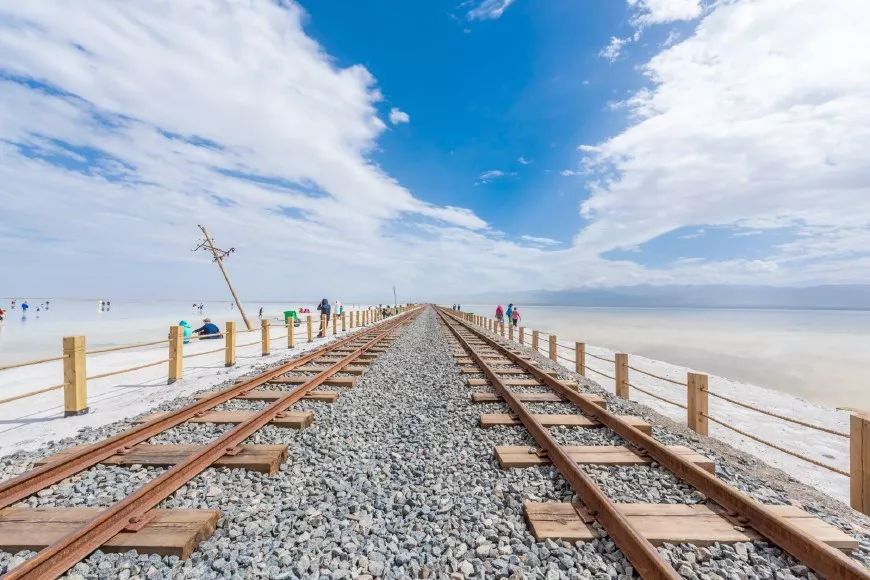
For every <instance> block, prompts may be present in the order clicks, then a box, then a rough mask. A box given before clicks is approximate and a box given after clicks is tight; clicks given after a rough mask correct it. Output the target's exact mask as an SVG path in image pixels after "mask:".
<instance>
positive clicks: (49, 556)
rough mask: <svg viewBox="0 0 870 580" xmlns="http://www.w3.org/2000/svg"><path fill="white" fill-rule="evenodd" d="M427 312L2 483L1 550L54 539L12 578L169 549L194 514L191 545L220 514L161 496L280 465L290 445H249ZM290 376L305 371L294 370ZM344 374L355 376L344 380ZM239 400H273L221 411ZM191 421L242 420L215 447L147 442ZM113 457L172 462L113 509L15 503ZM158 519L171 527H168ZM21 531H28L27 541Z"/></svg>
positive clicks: (307, 418) (326, 397) (303, 418)
mask: <svg viewBox="0 0 870 580" xmlns="http://www.w3.org/2000/svg"><path fill="white" fill-rule="evenodd" d="M418 314H419V308H418V309H413V310H410V311H408V312H406V313H404V314H402V315H398V316H396V317H394V318H393V319H390V320H388V321H386V322H384V323H382V324H379V325H376V326H373V327H371V328H369V329H367V330H364V331H361V332H358V333H356V334H353V335H350V336H348V337H346V338H344V339H341V340H338V341H335V342H332V343H330V344H327V345H325V346H323V347H321V348H318V349H316V350H314V351H312V352H310V353H307V354H305V355H303V356H300V357H298V358H296V359H294V360H292V361H289V362H287V363H284V364H281V365H279V366H278V367H276V368H274V369H270V370H268V371H266V372H263V373H261V374H259V375H257V376H255V377H252V378H247V379H244V380H241V381H240V382H238V383H236V384H234V385H232V386H231V387H229V388H226V389H223V390H221V391H216V392H212V393H207V394H205V395H204V396H202V397H201V398H200V399H199V400H197V401H196V402H195V403H192V404H190V405H187V406H185V407H183V408H181V409H178V410H177V411H172V412H168V413H161V414H157V415H156V416H152V417H146V419H145V422H144V423H142V424H141V425H139V426H137V427H134V428H132V429H129V430H127V431H124V432H122V433H120V434H118V435H116V436H114V437H111V438H108V439H105V440H103V441H99V442H97V443H93V444H90V445H85V446H80V447H77V448H73V449H71V450H68V451H66V452H64V453H61V454H59V455H57V456H55V457H50V458H47V459H46V460H45V462H44V463H43V464H42V465H41V466H39V467H36V468H34V469H32V470H30V471H28V472H25V473H23V474H21V475H19V476H17V477H15V478H13V479H10V480H8V481H5V482H2V483H0V510H2V511H0V543H3V539H4V538H5V539H6V542H5V544H4V545H2V546H0V548H2V549H4V550H7V551H10V550H11V551H15V550H16V549H27V548H28V547H31V546H32V544H28V543H27V542H34V541H35V542H36V543H37V544H38V543H43V544H45V546H44V547H41V546H40V547H41V549H40V550H39V552H38V553H37V555H36V556H34V557H33V558H31V559H30V560H28V561H27V562H25V563H24V564H22V565H21V566H19V567H17V568H15V569H14V570H12V571H11V572H9V573H8V574H7V575H6V576H4V578H8V579H40V580H41V579H45V578H56V577H58V576H59V575H61V574H63V573H64V572H66V571H67V570H69V569H70V568H71V567H72V566H74V565H75V564H76V563H77V562H79V561H80V560H81V559H83V558H85V557H86V556H87V555H88V554H90V553H91V552H93V551H94V550H96V549H98V548H101V547H105V546H107V545H110V544H111V543H112V542H114V546H113V547H115V548H118V549H121V550H129V549H134V548H135V549H139V550H140V551H143V550H144V551H146V552H147V551H148V546H149V545H153V547H155V548H157V551H158V552H160V551H163V552H164V553H165V550H166V546H164V545H161V544H160V541H159V535H160V533H161V531H160V530H161V529H164V530H173V529H174V530H176V531H177V530H178V529H179V528H183V527H184V526H182V525H181V524H182V523H189V522H188V521H187V520H184V518H185V517H190V516H194V520H196V521H197V522H199V527H196V526H194V529H193V530H187V532H184V531H182V534H183V535H184V534H186V535H185V537H184V538H182V543H184V548H185V549H186V550H188V551H189V550H190V549H192V548H191V546H192V545H194V546H195V544H196V543H197V542H198V541H199V540H200V539H202V537H203V536H204V535H205V534H207V533H210V531H211V530H213V529H214V525H215V523H216V520H217V514H215V513H208V514H191V513H189V512H204V511H208V510H159V509H157V506H158V505H159V504H160V502H161V501H163V500H164V499H166V498H168V497H169V496H171V495H172V494H173V493H174V492H175V491H177V490H178V489H179V488H181V487H182V486H184V485H185V484H186V483H187V482H189V481H191V480H192V479H193V478H195V477H197V476H198V475H199V474H200V473H202V472H203V471H204V470H205V469H207V468H209V467H212V466H219V465H223V466H227V467H239V468H249V469H251V468H253V469H260V470H263V471H271V472H274V470H275V469H277V464H278V463H279V462H280V461H281V460H283V458H284V457H286V446H273V445H244V444H243V443H244V441H245V440H246V439H248V438H249V437H250V436H251V435H253V434H254V433H256V432H257V431H258V430H259V429H261V428H262V427H264V426H265V425H268V424H273V425H278V426H285V427H296V428H301V427H304V426H306V425H308V424H310V423H311V421H313V414H312V413H310V412H309V413H292V412H290V409H291V407H292V406H293V405H294V404H295V403H297V402H298V401H300V400H302V399H303V398H308V399H312V400H321V401H330V400H334V399H335V397H336V396H337V395H336V394H335V393H328V392H327V393H323V392H316V391H315V389H317V388H318V387H320V386H321V385H330V384H332V385H336V386H350V385H352V383H353V381H354V380H355V379H354V376H355V375H359V374H361V373H362V372H364V369H365V366H367V365H369V364H371V363H372V362H373V361H374V360H375V359H376V358H377V356H378V355H379V354H380V353H381V352H383V351H384V350H385V349H386V348H388V346H389V344H390V343H391V342H392V341H393V340H394V338H395V336H396V335H397V333H398V332H400V330H401V328H402V327H403V326H404V325H406V324H408V323H410V322H411V321H412V320H413V319H414V318H415V317H416V316H417V315H418ZM290 373H292V374H293V375H296V376H289V374H290ZM339 374H350V375H351V376H350V377H339V376H337V375H339ZM261 387H262V388H261ZM288 389H289V390H288ZM234 399H239V400H258V401H264V402H265V403H266V405H265V407H264V408H262V409H260V410H257V411H219V410H215V409H216V408H217V407H219V406H220V405H223V404H225V403H227V402H229V401H232V400H234ZM187 422H192V423H195V422H201V423H232V424H235V426H234V427H233V428H231V429H230V430H229V431H227V432H225V433H223V434H222V435H220V436H219V437H217V438H216V439H214V440H213V441H211V442H210V443H208V444H206V445H187V446H173V445H166V446H160V445H149V444H148V443H147V441H148V440H149V439H151V438H152V437H155V436H157V435H159V434H161V433H164V432H165V431H167V430H169V429H172V428H173V427H177V426H179V425H182V424H184V423H187ZM281 447H283V450H282V449H281ZM265 448H268V449H265ZM103 462H106V463H113V464H116V465H131V464H143V463H144V464H148V465H164V466H171V467H170V468H169V469H167V470H166V471H165V472H164V473H163V474H162V475H160V476H158V477H157V478H155V479H153V480H151V481H149V482H147V483H146V484H145V485H143V486H142V487H140V488H139V489H137V490H136V491H135V492H134V493H132V494H131V495H129V496H128V497H126V498H125V499H123V500H122V501H120V502H118V503H116V504H115V505H113V506H111V507H109V508H107V509H103V510H99V509H91V510H90V511H88V510H71V509H69V508H55V509H52V508H49V509H48V510H43V509H29V508H21V507H13V506H14V504H16V503H18V502H20V501H21V500H23V499H25V498H27V497H29V496H31V495H33V494H36V493H38V492H39V491H41V490H44V489H47V488H49V487H50V486H52V485H54V484H56V483H59V482H61V481H63V480H65V479H66V478H69V477H71V476H73V475H75V474H77V473H80V472H82V471H84V470H87V469H88V468H90V467H93V466H95V465H97V464H98V463H103ZM264 464H265V466H266V467H265V468H264V467H263V465H264ZM71 512H75V513H74V514H73V513H71ZM172 512H185V513H177V514H176V513H172ZM82 513H84V514H85V515H84V516H82ZM203 516H205V517H203ZM197 518H199V519H197ZM158 524H163V528H161V527H160V525H158ZM4 528H6V529H5V530H4ZM149 528H152V529H151V533H150V534H148V533H143V534H142V535H143V536H147V540H143V542H144V545H140V544H137V543H136V542H137V540H136V538H135V537H136V536H137V534H140V533H142V532H148V530H149ZM167 533H169V532H167ZM40 535H42V537H41V538H40ZM16 536H25V538H23V539H21V540H18V539H16ZM155 536H156V537H155ZM34 538H35V539H34ZM45 538H49V539H48V540H45ZM119 538H120V539H119ZM16 542H20V543H16Z"/></svg>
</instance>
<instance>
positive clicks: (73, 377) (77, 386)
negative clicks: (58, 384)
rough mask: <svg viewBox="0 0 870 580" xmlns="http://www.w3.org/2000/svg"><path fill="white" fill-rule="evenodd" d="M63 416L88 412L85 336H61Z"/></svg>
mask: <svg viewBox="0 0 870 580" xmlns="http://www.w3.org/2000/svg"><path fill="white" fill-rule="evenodd" d="M63 356H64V359H63V416H64V417H72V416H74V415H84V414H85V413H87V412H88V382H87V380H86V372H87V371H86V365H85V357H86V355H85V337H84V336H65V337H63Z"/></svg>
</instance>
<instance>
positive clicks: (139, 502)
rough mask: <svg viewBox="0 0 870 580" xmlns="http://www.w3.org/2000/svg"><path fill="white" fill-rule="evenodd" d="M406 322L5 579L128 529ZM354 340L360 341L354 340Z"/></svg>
mask: <svg viewBox="0 0 870 580" xmlns="http://www.w3.org/2000/svg"><path fill="white" fill-rule="evenodd" d="M409 314H410V313H409ZM404 321H405V318H404V317H401V318H399V319H397V320H395V321H394V322H393V323H390V324H386V325H384V326H379V327H376V328H374V329H372V332H371V333H372V334H374V335H375V336H374V338H372V339H371V340H369V341H368V342H367V343H365V344H364V345H362V346H359V347H357V348H356V349H354V350H353V351H352V352H350V353H349V354H347V355H345V356H344V357H342V358H341V360H339V361H338V362H336V363H333V364H332V365H330V366H329V367H328V368H326V369H324V370H323V371H321V372H319V373H317V374H316V375H315V376H313V377H312V378H311V379H310V380H308V381H307V382H305V383H304V384H302V385H300V386H299V387H297V388H296V389H294V390H293V391H291V392H289V393H287V394H286V395H284V396H283V397H281V398H280V399H278V400H276V401H275V402H274V403H272V404H271V405H269V406H268V407H266V408H265V409H263V410H262V411H260V412H258V413H257V414H256V415H254V416H253V417H251V418H250V419H248V420H246V421H245V422H243V423H240V424H239V425H237V426H236V427H234V428H233V429H231V430H230V431H228V432H227V433H225V434H223V435H222V436H220V437H219V438H217V439H216V440H214V441H212V442H211V443H209V444H208V445H207V446H205V447H204V448H203V449H201V450H200V451H198V452H196V453H194V454H192V455H191V456H189V457H187V458H186V459H185V460H184V461H182V462H180V463H178V464H176V465H175V466H174V467H172V468H170V469H169V470H168V471H166V472H165V473H164V474H163V475H161V476H159V477H157V478H156V479H154V480H152V481H149V482H148V483H147V484H145V485H144V486H142V487H141V488H139V489H138V490H137V491H136V492H134V493H133V494H132V495H130V496H128V497H126V498H125V499H124V500H122V501H121V502H119V503H117V504H115V505H114V506H112V507H111V508H109V509H107V510H105V511H103V512H101V513H100V514H99V515H98V516H96V517H95V518H94V519H92V520H90V521H89V522H88V523H86V524H85V525H83V526H82V527H81V528H79V529H78V530H76V531H74V532H71V533H70V534H68V535H67V536H65V537H63V538H61V539H60V540H58V541H57V542H55V543H54V544H52V545H50V546H48V547H46V548H44V549H43V550H41V551H40V552H39V553H38V554H37V555H36V556H34V557H33V558H32V559H30V560H28V561H27V562H25V563H24V564H22V565H21V566H20V567H18V568H16V569H15V570H13V571H12V572H10V573H9V574H8V575H7V576H6V578H8V579H10V580H13V579H14V580H20V579H29V580H38V579H42V578H55V577H57V576H60V575H61V574H63V573H64V572H66V571H67V570H69V569H70V568H71V567H72V566H74V565H75V564H76V562H78V561H80V560H81V559H82V558H84V557H86V556H87V555H88V554H90V553H91V552H93V551H94V550H96V549H97V548H99V547H100V546H101V545H103V544H104V543H105V542H107V541H108V540H110V539H111V538H112V537H113V536H115V535H116V534H118V533H119V532H121V531H122V530H123V529H124V528H126V527H127V526H128V525H130V524H133V523H136V522H138V521H140V519H141V518H143V517H145V514H146V513H147V512H148V511H149V510H151V509H153V508H155V507H157V505H158V504H159V503H160V502H161V501H163V500H164V499H166V498H167V497H169V496H170V495H172V494H173V493H174V492H175V491H177V490H178V489H179V488H180V487H182V486H183V485H185V484H186V483H188V482H189V481H190V480H192V479H193V478H195V477H196V476H198V475H199V474H200V473H202V472H203V471H205V470H206V469H207V468H208V467H209V466H211V464H213V463H214V462H215V461H217V460H218V459H220V458H221V457H223V456H224V455H226V454H227V453H232V452H233V451H234V450H235V449H236V447H238V446H239V445H241V444H242V443H243V442H244V441H245V439H247V438H248V437H250V436H251V435H253V434H254V433H256V432H257V431H258V430H259V429H261V428H263V427H264V426H265V425H267V424H268V423H269V422H270V421H272V420H273V419H275V418H276V417H278V416H279V415H280V414H281V413H283V412H284V411H286V410H287V409H288V408H289V407H290V406H291V405H293V404H294V403H296V402H297V401H299V400H300V399H301V398H302V397H304V396H305V395H306V394H308V393H309V392H310V391H312V390H313V389H315V388H317V387H318V386H320V385H321V384H322V383H323V382H324V381H326V380H327V379H329V378H330V377H331V376H333V375H334V374H336V373H338V372H340V371H342V370H343V369H344V368H345V367H346V366H348V365H349V364H350V363H352V362H353V361H355V360H356V359H357V358H358V357H359V356H360V355H361V354H362V353H363V352H365V351H366V350H367V349H369V348H371V347H372V346H374V345H375V344H377V343H378V342H380V341H382V340H383V339H384V338H386V337H387V336H388V335H389V334H390V333H391V332H393V330H394V329H395V328H396V327H398V326H399V325H400V324H401V323H402V322H404ZM354 338H359V337H358V336H354ZM282 368H283V366H282ZM258 380H260V379H254V380H253V381H251V382H257V381H258Z"/></svg>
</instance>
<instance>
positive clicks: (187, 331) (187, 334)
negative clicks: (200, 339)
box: [178, 320, 193, 344]
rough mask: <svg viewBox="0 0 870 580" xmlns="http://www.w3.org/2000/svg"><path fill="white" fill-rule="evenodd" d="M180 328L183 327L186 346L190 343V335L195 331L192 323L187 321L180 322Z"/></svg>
mask: <svg viewBox="0 0 870 580" xmlns="http://www.w3.org/2000/svg"><path fill="white" fill-rule="evenodd" d="M178 326H180V327H181V334H182V335H183V336H184V344H187V343H188V342H190V335H191V333H192V332H193V329H191V328H190V323H189V322H188V321H186V320H179V321H178Z"/></svg>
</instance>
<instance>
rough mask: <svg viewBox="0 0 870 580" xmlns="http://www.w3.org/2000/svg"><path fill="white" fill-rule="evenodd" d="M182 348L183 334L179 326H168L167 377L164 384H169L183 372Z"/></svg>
mask: <svg viewBox="0 0 870 580" xmlns="http://www.w3.org/2000/svg"><path fill="white" fill-rule="evenodd" d="M182 348H184V334H183V333H182V330H181V327H180V326H170V327H169V379H168V380H167V381H166V384H168V385H171V384H172V383H174V382H175V381H177V380H178V379H180V378H181V375H182V374H183V372H184V366H183V365H184V359H183V358H181V357H182Z"/></svg>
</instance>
